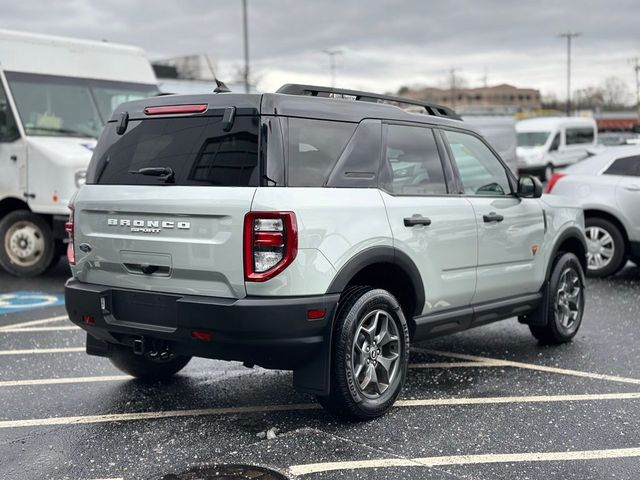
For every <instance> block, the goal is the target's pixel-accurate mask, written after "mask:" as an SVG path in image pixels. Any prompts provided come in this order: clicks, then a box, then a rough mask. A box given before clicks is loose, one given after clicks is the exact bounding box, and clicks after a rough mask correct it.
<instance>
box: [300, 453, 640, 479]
mask: <svg viewBox="0 0 640 480" xmlns="http://www.w3.org/2000/svg"><path fill="white" fill-rule="evenodd" d="M634 457H640V448H614V449H607V450H581V451H573V452H535V453H506V454H505V453H493V454H492V453H489V454H481V455H452V456H446V457H445V456H442V457H420V458H381V459H377V460H359V461H358V460H356V461H345V462H326V463H310V464H306V465H293V466H291V467H289V473H291V474H292V475H294V476H300V475H308V474H311V473H319V472H329V471H335V470H355V469H365V468H383V467H436V466H446V465H477V464H487V463H523V462H559V461H565V462H566V461H580V460H605V459H614V458H634Z"/></svg>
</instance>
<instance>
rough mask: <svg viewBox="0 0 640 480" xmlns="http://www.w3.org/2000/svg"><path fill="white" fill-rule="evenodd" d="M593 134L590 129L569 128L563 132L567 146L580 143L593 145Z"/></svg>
mask: <svg viewBox="0 0 640 480" xmlns="http://www.w3.org/2000/svg"><path fill="white" fill-rule="evenodd" d="M593 138H594V132H593V128H591V127H569V128H567V130H566V132H565V140H566V141H565V143H566V144H567V145H579V144H581V143H585V144H586V143H593Z"/></svg>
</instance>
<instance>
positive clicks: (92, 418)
mask: <svg viewBox="0 0 640 480" xmlns="http://www.w3.org/2000/svg"><path fill="white" fill-rule="evenodd" d="M638 399H640V392H634V393H603V394H591V395H541V396H524V397H470V398H468V397H467V398H455V397H454V398H431V399H423V400H399V401H397V402H396V403H395V405H394V407H425V406H453V405H486V404H509V403H544V402H585V401H588V402H592V401H604V400H638ZM319 408H320V405H318V404H316V403H294V404H289V405H263V406H251V407H222V408H203V409H191V410H166V411H157V412H136V413H110V414H103V415H82V416H74V417H49V418H33V419H25V420H2V421H0V429H3V428H18V427H42V426H52V425H82V424H89V423H107V422H126V421H133V420H158V419H164V418H180V417H202V416H213V415H231V414H243V413H269V412H292V411H301V410H317V409H319Z"/></svg>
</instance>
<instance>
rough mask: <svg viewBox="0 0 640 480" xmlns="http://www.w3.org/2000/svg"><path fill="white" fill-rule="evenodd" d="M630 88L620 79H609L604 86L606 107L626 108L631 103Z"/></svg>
mask: <svg viewBox="0 0 640 480" xmlns="http://www.w3.org/2000/svg"><path fill="white" fill-rule="evenodd" d="M630 98H631V91H630V90H629V86H628V85H627V84H626V83H625V82H623V81H622V80H620V79H619V78H618V77H608V78H607V79H605V81H604V82H603V84H602V99H603V101H604V102H603V103H604V105H605V106H606V107H624V106H625V105H627V104H628V103H629V100H630Z"/></svg>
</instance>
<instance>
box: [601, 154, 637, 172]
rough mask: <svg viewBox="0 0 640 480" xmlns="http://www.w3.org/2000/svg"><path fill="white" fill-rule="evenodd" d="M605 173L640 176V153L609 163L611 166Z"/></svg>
mask: <svg viewBox="0 0 640 480" xmlns="http://www.w3.org/2000/svg"><path fill="white" fill-rule="evenodd" d="M604 174H605V175H622V176H625V177H640V155H635V156H633V157H624V158H619V159H617V160H615V161H614V162H613V163H612V164H611V165H609V168H607V170H605V172H604Z"/></svg>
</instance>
